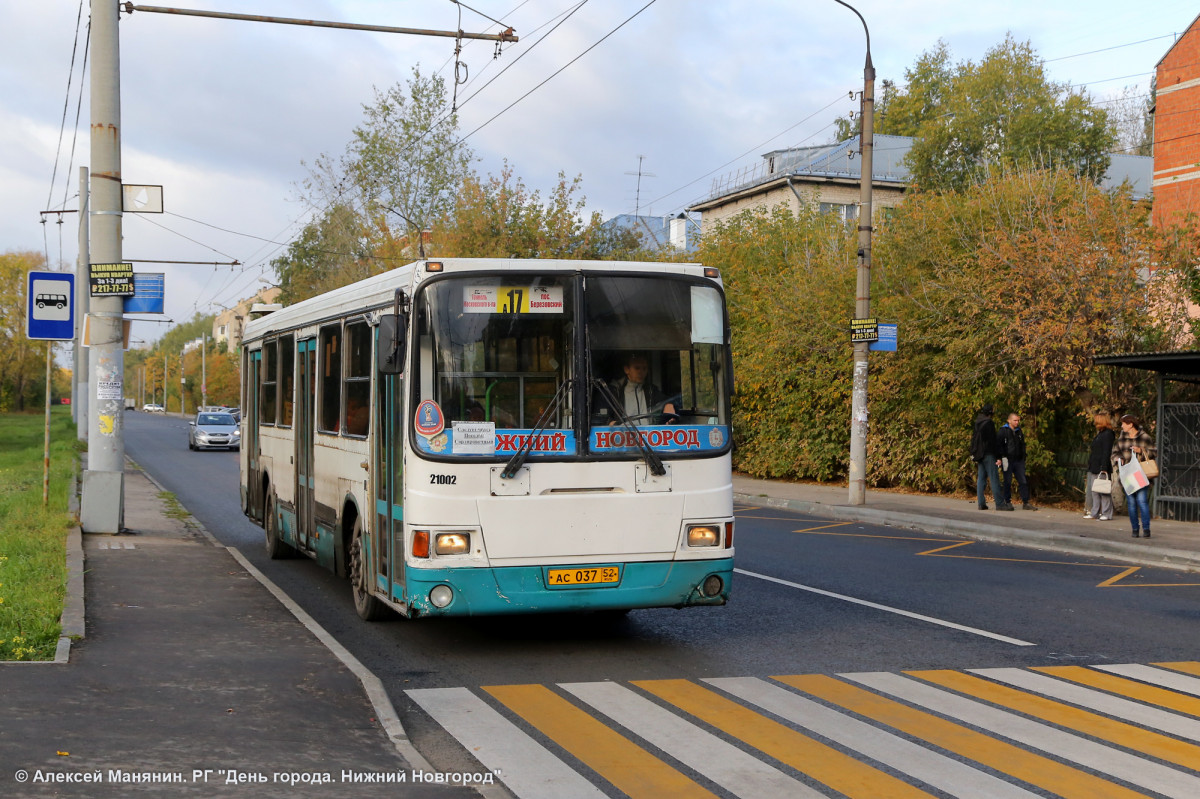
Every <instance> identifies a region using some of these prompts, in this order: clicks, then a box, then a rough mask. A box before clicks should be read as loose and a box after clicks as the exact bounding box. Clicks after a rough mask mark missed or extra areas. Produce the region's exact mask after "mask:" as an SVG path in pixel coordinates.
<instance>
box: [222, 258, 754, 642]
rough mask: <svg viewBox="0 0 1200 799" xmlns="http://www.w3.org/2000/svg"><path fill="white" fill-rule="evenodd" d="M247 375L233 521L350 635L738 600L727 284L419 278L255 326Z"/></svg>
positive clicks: (248, 340) (699, 270) (385, 281)
mask: <svg viewBox="0 0 1200 799" xmlns="http://www.w3.org/2000/svg"><path fill="white" fill-rule="evenodd" d="M635 354H636V357H633V358H631V356H634V355H635ZM242 357H243V364H242V367H243V368H242V375H243V386H242V408H243V411H244V415H243V419H242V425H243V435H242V450H241V453H242V454H241V491H242V503H243V508H244V510H245V512H246V514H247V516H249V517H250V518H251V519H252V520H254V521H255V522H256V523H258V524H260V525H262V527H263V529H264V531H265V538H266V546H267V550H268V552H269V553H270V555H271V556H272V557H285V556H288V555H293V554H296V553H301V554H304V555H306V556H308V557H311V558H314V559H315V560H317V561H318V562H319V563H321V564H323V565H324V566H326V567H328V568H330V569H332V570H334V571H336V572H337V573H338V574H342V575H345V576H347V577H349V579H350V582H351V586H352V590H353V594H354V600H355V605H356V607H357V610H358V613H359V615H360V616H362V617H363V618H365V619H376V618H380V617H382V616H384V615H385V614H387V612H388V610H389V609H391V610H395V611H397V612H399V613H400V614H401V615H404V616H408V617H416V616H427V615H474V614H496V613H524V612H552V611H576V610H615V611H623V610H629V609H632V608H652V607H685V606H690V605H721V604H724V603H725V602H726V601H728V598H729V589H730V579H731V577H732V574H733V532H734V529H733V490H732V480H731V471H730V434H731V430H730V420H729V413H730V412H729V406H730V394H731V390H732V372H731V367H730V351H729V323H728V319H727V316H726V313H725V300H724V293H723V289H722V285H721V281H720V276H719V274H718V272H717V270H715V269H711V268H706V267H704V266H700V265H696V264H663V263H633V262H620V263H616V262H604V261H565V260H536V261H535V260H510V259H445V260H441V261H418V262H416V263H412V264H409V265H407V266H403V267H399V268H397V269H393V270H391V271H389V272H386V273H384V274H380V275H377V276H375V277H372V278H368V279H367V280H363V281H360V282H358V283H354V284H352V285H349V286H345V287H343V288H339V289H336V290H334V291H331V292H328V293H327V294H323V295H321V296H319V297H315V298H313V299H310V300H305V301H303V302H299V303H296V304H295V305H291V306H288V307H286V308H282V309H279V310H274V311H273V312H270V313H267V314H265V315H263V316H261V317H259V318H255V319H252V320H251V321H249V322H247V324H246V326H245V332H244V337H243V356H242ZM631 360H636V361H640V364H639V367H640V369H641V370H642V372H643V373H645V372H648V373H649V375H648V378H649V379H648V382H649V383H652V384H653V386H654V388H653V389H648V390H646V391H645V392H643V393H641V394H640V395H635V393H634V392H626V391H625V390H624V387H623V385H622V384H621V382H620V380H621V378H623V377H625V367H626V366H627V365H628V364H629V363H630V362H631ZM642 382H646V381H642ZM639 385H641V383H639ZM626 395H629V396H633V398H634V400H635V403H634V404H630V403H629V402H628V398H629V396H626ZM649 400H652V401H649Z"/></svg>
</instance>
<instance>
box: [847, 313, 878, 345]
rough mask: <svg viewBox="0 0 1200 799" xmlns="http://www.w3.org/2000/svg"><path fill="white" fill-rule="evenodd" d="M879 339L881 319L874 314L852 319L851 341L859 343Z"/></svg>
mask: <svg viewBox="0 0 1200 799" xmlns="http://www.w3.org/2000/svg"><path fill="white" fill-rule="evenodd" d="M878 340H879V320H878V319H877V318H875V317H874V316H871V317H867V318H866V319H851V320H850V341H851V342H853V343H855V344H858V343H860V342H863V341H866V342H871V341H878Z"/></svg>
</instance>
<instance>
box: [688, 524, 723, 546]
mask: <svg viewBox="0 0 1200 799" xmlns="http://www.w3.org/2000/svg"><path fill="white" fill-rule="evenodd" d="M720 543H721V528H720V527H718V526H717V525H715V524H689V525H688V528H687V545H688V546H689V547H715V546H719V545H720Z"/></svg>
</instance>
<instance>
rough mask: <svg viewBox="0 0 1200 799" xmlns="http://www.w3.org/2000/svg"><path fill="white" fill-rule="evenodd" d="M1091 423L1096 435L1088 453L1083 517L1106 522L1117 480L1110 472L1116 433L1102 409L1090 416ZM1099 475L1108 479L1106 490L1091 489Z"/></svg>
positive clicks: (1110, 419)
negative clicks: (1094, 427)
mask: <svg viewBox="0 0 1200 799" xmlns="http://www.w3.org/2000/svg"><path fill="white" fill-rule="evenodd" d="M1092 424H1094V425H1096V437H1095V438H1093V439H1092V449H1091V451H1090V452H1089V453H1088V466H1087V469H1088V473H1087V479H1086V480H1085V481H1084V497H1083V508H1084V514H1083V518H1085V519H1097V520H1098V521H1102V522H1106V521H1108V520H1109V519H1111V518H1112V517H1113V497H1112V491H1113V488H1112V487H1113V485H1114V484H1116V483H1117V482H1118V481H1116V480H1113V473H1112V468H1113V467H1112V449H1113V444H1114V443H1115V442H1116V440H1117V434H1116V432H1115V431H1114V430H1113V423H1112V417H1111V416H1109V415H1108V414H1107V413H1105V412H1104V411H1100V412H1099V413H1097V414H1095V415H1094V416H1093V417H1092ZM1101 476H1103V477H1104V478H1105V479H1107V480H1108V481H1109V487H1108V490H1107V491H1095V490H1093V486H1094V485H1095V483H1096V480H1097V479H1098V478H1100V477H1101Z"/></svg>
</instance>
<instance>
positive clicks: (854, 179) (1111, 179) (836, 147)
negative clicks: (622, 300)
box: [687, 135, 1154, 230]
mask: <svg viewBox="0 0 1200 799" xmlns="http://www.w3.org/2000/svg"><path fill="white" fill-rule="evenodd" d="M874 143H875V151H874V158H873V162H872V169H871V172H872V173H873V174H872V176H871V178H872V181H871V195H872V196H871V203H872V205H873V206H874V208H875V211H876V212H877V213H878V212H879V209H881V208H882V209H888V208H894V207H896V206H897V205H899V204H900V203H901V202H903V201H904V193H905V191H907V189H908V186H909V180H910V173H909V171H908V166H907V165H906V164H905V158H906V157H907V156H908V152H909V150H911V149H912V145H913V138H912V137H911V136H888V135H876V136H875V141H874ZM858 149H859V146H858V137H857V136H855V137H853V138H851V139H847V140H846V141H842V142H837V143H836V144H822V145H817V146H814V147H795V148H792V149H787V150H772V151H771V152H769V153H765V154H764V155H763V156H762V160H761V161H760V162H759V163H757V164H754V165H753V166H750V167H745V168H743V169H740V170H738V171H736V172H732V173H730V174H728V175H724V176H722V177H719V178H716V179H714V180H713V184H712V189H711V190H710V192H709V195H708V197H707V198H706V199H704V200H701V201H699V202H696V203H693V204H692V205H690V206H688V209H687V210H688V211H691V212H701V213H703V215H704V216H703V220H702V223H701V225H702V230H708V229H710V228H711V227H712V226H715V225H717V224H719V223H720V222H721V221H722V220H724V219H728V218H729V217H732V216H734V215H736V214H739V213H741V212H742V211H745V210H748V209H754V208H773V207H775V206H777V205H779V204H780V203H784V204H786V205H787V206H788V208H789V209H790V210H792V211H793V212H796V211H799V209H800V207H801V205H802V204H812V203H815V204H816V205H817V207H818V209H819V210H821V211H823V212H827V213H834V214H837V215H838V216H839V217H840V218H842V219H843V220H845V221H847V222H848V221H851V220H854V219H857V218H858V201H859V190H860V184H861V181H862V158H861V157H860V156H859V153H858ZM1110 157H1111V163H1110V165H1109V169H1108V172H1107V173H1106V174H1105V176H1104V178H1103V180H1101V182H1100V185H1101V187H1102V188H1104V189H1106V190H1112V189H1116V188H1117V187H1119V186H1120V185H1122V184H1123V183H1125V182H1128V183H1129V184H1130V185H1131V187H1132V190H1133V196H1134V198H1135V199H1144V198H1146V197H1148V196H1149V195H1150V188H1151V179H1152V177H1153V173H1154V159H1153V158H1149V157H1146V156H1137V155H1125V154H1123V153H1113V154H1112V155H1111V156H1110ZM885 213H886V211H885Z"/></svg>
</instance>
